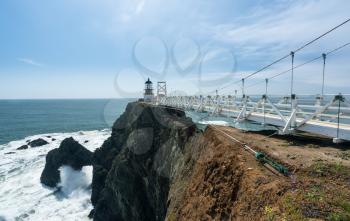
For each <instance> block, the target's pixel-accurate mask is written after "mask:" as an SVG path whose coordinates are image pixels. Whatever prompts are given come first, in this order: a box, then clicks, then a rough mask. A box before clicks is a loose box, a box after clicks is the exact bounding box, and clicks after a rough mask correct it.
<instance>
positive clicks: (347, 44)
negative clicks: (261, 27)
mask: <svg viewBox="0 0 350 221" xmlns="http://www.w3.org/2000/svg"><path fill="white" fill-rule="evenodd" d="M349 45H350V42H348V43H346V44H343V45H341V46H339V47H337V48H335V49H333V50H331V51H328V52H326V53H323V54H322V55H321V56H317V57H315V58H313V59H310V60H308V61H306V62H304V63H301V64H299V65H297V66H294V70H295V69H297V68H300V67H303V66H305V65H307V64H309V63H312V62H314V61H316V60H318V59H320V58H323V57H324V63H323V82H324V76H325V65H326V57H328V55H331V54H334V53H335V52H337V51H339V50H340V49H342V48H345V47H347V46H349ZM291 70H292V68H290V69H288V70H285V71H282V72H280V73H278V74H276V75H273V76H271V77H269V78H268V79H269V80H272V79H274V78H276V77H279V76H281V75H283V74H287V73H289V72H290V71H291ZM263 82H264V81H261V82H257V83H254V84H251V85H248V86H247V88H250V87H253V86H255V85H258V84H261V83H263ZM322 91H324V84H323V85H322ZM323 94H324V92H323Z"/></svg>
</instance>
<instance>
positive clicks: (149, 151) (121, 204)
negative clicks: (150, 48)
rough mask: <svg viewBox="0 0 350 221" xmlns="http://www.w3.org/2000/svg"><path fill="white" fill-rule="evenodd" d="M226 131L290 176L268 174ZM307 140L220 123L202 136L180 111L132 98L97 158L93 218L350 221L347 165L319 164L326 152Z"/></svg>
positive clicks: (97, 220)
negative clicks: (290, 172)
mask: <svg viewBox="0 0 350 221" xmlns="http://www.w3.org/2000/svg"><path fill="white" fill-rule="evenodd" d="M223 130H224V131H225V133H229V134H230V136H234V137H236V138H237V139H239V140H241V141H243V142H246V143H247V144H248V145H249V146H251V147H253V148H254V149H256V150H258V151H263V152H264V153H266V154H267V155H269V156H270V157H271V158H273V157H274V158H275V160H277V161H278V162H280V163H283V164H284V165H287V166H288V167H289V169H290V170H291V171H293V174H292V175H291V176H283V175H281V174H278V173H276V171H271V169H269V167H266V165H263V164H262V163H260V162H259V161H257V160H256V159H255V156H254V155H252V154H251V153H250V152H248V151H246V150H245V149H244V148H242V146H241V145H240V144H238V143H236V142H233V141H232V139H230V138H229V137H227V136H226V135H224V134H225V133H222V131H223ZM286 139H287V140H286ZM295 142H296V141H295V140H293V143H295ZM303 142H304V143H301V144H299V145H298V146H296V147H294V149H293V147H289V148H288V149H287V148H286V144H288V145H289V143H290V140H288V138H286V137H277V138H271V137H269V138H267V137H266V136H264V135H262V134H261V135H259V134H257V133H248V132H246V133H244V132H241V131H239V130H237V129H234V128H229V127H218V126H208V127H207V128H206V130H205V131H204V132H203V133H202V132H201V131H198V130H197V128H196V126H195V125H194V124H193V122H192V121H191V119H189V118H187V117H186V116H185V113H184V112H183V111H181V110H178V109H174V108H170V107H159V106H153V105H149V104H144V103H130V104H129V105H128V106H127V108H126V110H125V113H124V114H123V115H121V117H120V118H119V119H118V120H117V121H116V122H115V124H114V125H113V128H112V135H111V137H110V138H109V139H108V140H106V141H105V143H104V144H103V145H102V147H101V148H99V149H97V150H96V151H95V153H94V155H93V183H92V196H91V200H92V203H93V206H94V210H93V211H92V212H91V214H90V216H91V217H93V219H94V220H95V221H102V220H103V221H124V220H125V221H129V220H130V221H134V220H135V221H136V220H141V221H148V220H150V221H163V220H167V221H175V220H184V221H188V220H220V221H226V220H307V219H309V218H315V220H349V217H350V210H348V209H349V207H348V205H350V202H349V201H348V199H350V198H349V197H350V191H349V188H348V185H349V183H348V178H349V177H350V167H348V166H346V167H345V166H343V165H347V164H345V163H347V162H346V161H342V163H344V164H341V165H340V164H334V163H329V162H327V161H320V159H319V158H320V154H319V153H320V151H321V150H322V149H320V148H311V149H310V148H308V150H305V148H306V147H307V146H308V145H310V144H308V143H307V142H308V141H303ZM294 145H295V144H294ZM314 146H315V145H314ZM330 150H331V149H328V150H325V151H324V152H325V153H327V155H326V154H324V156H325V157H324V159H323V160H327V159H328V158H329V151H330ZM332 151H333V150H332ZM291 154H293V156H294V155H297V156H298V159H296V158H295V157H293V158H290V156H291ZM288 156H289V157H288ZM315 162H316V163H315ZM320 162H321V163H320ZM303 165H305V166H303ZM328 182H330V183H331V185H328V184H327V183H328ZM336 193H341V194H336ZM334 217H335V218H336V219H335V218H334ZM339 217H340V218H339ZM338 218H339V219H338Z"/></svg>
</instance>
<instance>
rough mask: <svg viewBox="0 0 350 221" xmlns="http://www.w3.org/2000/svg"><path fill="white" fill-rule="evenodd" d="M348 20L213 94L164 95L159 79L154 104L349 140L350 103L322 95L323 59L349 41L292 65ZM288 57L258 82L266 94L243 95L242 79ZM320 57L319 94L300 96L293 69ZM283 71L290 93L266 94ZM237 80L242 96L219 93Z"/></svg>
mask: <svg viewBox="0 0 350 221" xmlns="http://www.w3.org/2000/svg"><path fill="white" fill-rule="evenodd" d="M349 21H350V19H348V20H346V21H344V22H343V23H341V24H339V25H338V26H336V27H334V28H332V29H331V30H329V31H327V32H325V33H323V34H322V35H320V36H318V37H317V38H315V39H313V40H312V41H310V42H308V43H306V44H304V45H303V46H301V47H300V48H298V49H296V50H294V51H292V52H290V53H288V54H287V55H285V56H283V57H281V58H280V59H277V60H276V61H274V62H272V63H271V64H269V65H267V66H265V67H263V68H261V69H260V70H258V71H256V72H254V73H251V74H249V75H248V76H246V77H244V78H242V79H241V80H239V81H236V82H233V83H231V84H228V85H226V86H224V87H221V88H218V89H216V90H215V91H213V92H209V93H207V94H213V93H215V95H207V96H204V95H193V96H167V94H166V85H165V82H159V83H160V84H159V85H158V92H157V104H158V105H167V106H171V107H175V108H181V109H184V110H191V111H197V112H207V113H208V115H210V116H217V115H219V116H223V117H229V118H232V119H233V120H234V121H235V122H242V121H245V120H249V121H254V122H257V123H260V124H262V125H272V126H276V127H277V128H278V131H279V133H280V134H293V133H296V132H298V131H302V132H309V133H313V134H317V135H322V136H326V137H330V138H333V142H335V143H340V142H342V141H350V103H349V102H348V101H347V99H346V96H344V95H342V94H334V95H325V94H324V85H325V66H326V58H327V56H329V55H332V54H334V53H336V52H337V51H339V50H341V49H343V48H345V47H347V46H349V45H350V42H349V43H346V44H343V45H341V46H339V47H337V48H335V49H333V50H331V51H328V52H326V53H323V54H321V55H320V56H317V57H315V58H313V59H311V60H309V61H306V62H305V63H302V64H299V65H296V66H295V65H294V57H295V55H296V53H298V52H299V51H301V50H303V49H304V48H306V47H307V46H309V45H311V44H312V43H314V42H316V41H317V40H319V39H321V38H322V37H324V36H325V35H327V34H329V33H331V32H332V31H334V30H336V29H337V28H339V27H341V26H343V25H344V24H346V23H348V22H349ZM287 58H291V68H290V69H288V70H286V71H283V72H281V73H278V74H276V75H274V76H272V77H270V78H266V79H265V80H264V81H262V82H258V83H265V93H264V94H263V95H260V96H258V97H256V96H248V95H246V94H245V89H246V87H245V82H246V80H247V79H248V78H251V77H252V76H254V75H257V74H258V73H261V72H262V71H264V70H266V69H268V68H269V67H271V66H273V65H275V64H276V63H279V62H280V61H282V60H285V59H287ZM319 59H323V73H322V91H321V94H320V95H316V96H301V95H296V94H294V91H293V84H294V70H295V69H297V68H300V67H302V66H304V65H307V64H309V63H311V62H314V61H316V60H319ZM286 73H291V84H290V95H289V96H283V97H277V96H274V95H269V94H268V83H269V80H271V79H273V78H276V77H278V76H280V75H283V74H286ZM237 83H241V87H242V96H241V97H238V96H237V90H236V91H235V94H234V95H219V91H221V90H222V89H224V88H227V87H230V86H231V85H233V84H237ZM256 84H257V83H255V84H253V85H250V86H248V87H253V86H255V85H256Z"/></svg>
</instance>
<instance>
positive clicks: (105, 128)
mask: <svg viewBox="0 0 350 221" xmlns="http://www.w3.org/2000/svg"><path fill="white" fill-rule="evenodd" d="M133 100H135V99H111V100H108V99H97V100H0V159H1V160H0V186H1V188H0V221H20V220H35V221H37V220H50V221H51V220H53V221H56V220H57V221H58V220H89V219H88V217H87V216H88V214H89V212H90V210H91V209H92V205H91V202H90V196H91V188H90V184H91V181H92V167H89V166H88V167H84V168H83V170H82V171H79V172H77V171H73V170H72V169H70V168H69V167H62V168H61V183H60V186H61V187H62V188H61V189H62V191H60V192H57V191H55V190H54V189H51V188H48V187H45V186H43V185H41V183H40V175H41V172H42V170H43V168H44V166H45V156H46V154H47V152H49V151H50V150H52V149H54V148H58V147H59V145H60V143H61V141H62V140H64V139H65V138H68V137H73V138H74V139H75V140H77V141H78V142H80V143H81V144H83V145H84V146H85V147H86V148H88V149H89V150H90V151H94V150H95V149H96V148H98V147H100V146H101V145H102V143H103V142H104V141H105V140H106V139H107V138H108V137H109V136H110V133H111V131H110V128H111V126H112V124H113V122H114V121H115V120H116V119H117V118H118V117H119V116H120V114H121V113H123V112H124V110H125V107H126V105H127V103H128V102H130V101H133ZM37 138H42V139H45V140H46V141H47V142H49V144H47V145H44V146H42V147H37V148H29V149H26V150H16V149H17V148H18V147H20V146H21V145H24V144H26V143H27V141H28V140H34V139H37Z"/></svg>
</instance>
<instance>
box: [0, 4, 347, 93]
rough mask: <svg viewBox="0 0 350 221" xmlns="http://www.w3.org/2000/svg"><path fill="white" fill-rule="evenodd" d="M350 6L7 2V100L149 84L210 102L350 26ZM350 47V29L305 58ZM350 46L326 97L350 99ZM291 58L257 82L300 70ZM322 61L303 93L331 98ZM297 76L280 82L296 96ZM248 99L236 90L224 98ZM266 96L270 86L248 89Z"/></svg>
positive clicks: (303, 73)
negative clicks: (216, 93)
mask: <svg viewBox="0 0 350 221" xmlns="http://www.w3.org/2000/svg"><path fill="white" fill-rule="evenodd" d="M349 11H350V1H348V0H332V1H329V0H308V1H306V0H249V1H247V0H216V1H214V0H212V1H209V0H207V1H206V0H192V1H189V0H178V1H172V0H167V1H164V0H60V1H47V0H2V1H0V42H1V43H0V99H2V98H5V99H7V98H105V97H106V98H110V97H135V96H141V93H142V89H143V83H144V81H145V79H146V78H147V77H151V79H152V80H153V81H154V82H157V81H158V80H166V81H167V83H168V90H172V91H173V90H178V91H182V93H188V94H192V93H205V92H208V91H212V90H213V89H215V88H220V87H223V86H225V85H228V84H229V83H230V82H235V81H237V80H239V79H241V78H242V77H243V76H246V75H248V74H249V73H252V72H254V71H255V70H257V69H259V68H260V67H262V66H264V65H266V64H268V63H269V62H272V61H273V60H275V59H278V58H279V57H281V56H283V55H285V54H287V53H289V52H290V51H291V50H294V49H296V48H298V47H299V46H301V45H302V44H304V43H305V42H307V41H309V40H311V39H313V38H314V37H317V36H318V35H320V34H322V33H323V32H325V31H327V30H329V29H330V28H332V27H333V26H336V25H338V24H340V23H341V22H343V21H345V20H347V19H348V18H349V17H350V14H349ZM347 42H350V23H348V24H346V25H344V26H343V27H341V28H339V29H338V30H336V31H334V32H333V33H331V34H329V35H327V36H326V37H325V38H323V39H321V40H320V41H318V42H316V43H315V44H313V45H311V46H309V47H307V48H305V50H303V51H301V52H300V53H297V54H296V55H295V63H296V65H297V64H300V63H302V62H304V61H306V60H308V59H310V58H313V57H317V56H319V55H321V54H322V53H323V52H327V51H329V50H332V49H334V48H336V47H338V46H340V45H343V44H345V43H347ZM349 56H350V46H349V47H346V48H344V49H342V50H341V51H339V52H338V53H336V54H334V55H332V56H329V57H328V58H327V68H326V93H338V92H342V93H350V77H349V76H350V58H349ZM290 66H291V61H290V59H287V60H285V61H283V62H281V63H279V64H278V65H276V66H273V67H272V68H270V69H269V70H267V71H265V72H263V73H261V74H259V75H257V76H256V77H254V78H252V79H248V80H247V82H246V85H251V84H255V83H256V82H259V81H261V80H263V79H264V78H266V77H268V76H273V75H274V74H276V73H278V72H280V71H283V70H286V69H288V68H290ZM321 74H322V60H318V61H315V62H314V63H312V64H310V65H307V66H304V67H303V68H300V69H297V70H295V93H297V94H316V93H320V91H321V82H322V78H321V76H322V75H321ZM289 85H290V74H286V75H283V76H280V77H278V78H275V79H273V80H271V81H270V87H269V91H270V92H271V93H278V94H289V90H290V89H289ZM235 89H237V90H240V85H239V84H232V85H230V86H229V87H227V88H225V89H224V90H222V91H220V93H225V94H227V93H233V91H234V90H235ZM263 91H264V84H258V85H256V86H254V87H250V88H247V93H248V94H258V93H262V92H263Z"/></svg>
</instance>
